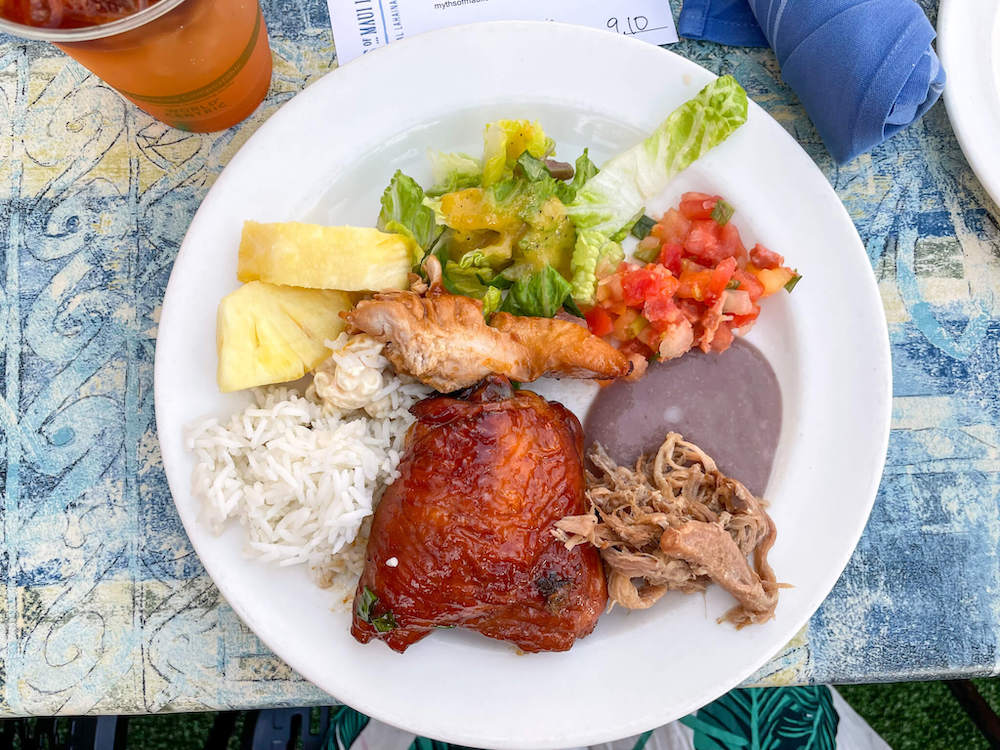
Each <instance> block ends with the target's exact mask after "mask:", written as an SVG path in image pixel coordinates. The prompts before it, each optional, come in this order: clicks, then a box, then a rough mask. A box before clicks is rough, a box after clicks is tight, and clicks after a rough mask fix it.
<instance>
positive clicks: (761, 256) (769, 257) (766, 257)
mask: <svg viewBox="0 0 1000 750" xmlns="http://www.w3.org/2000/svg"><path fill="white" fill-rule="evenodd" d="M750 260H752V261H753V264H754V265H755V266H757V268H768V269H770V268H777V267H778V266H783V265H784V264H785V259H784V258H782V257H781V256H780V255H778V254H777V253H774V252H771V251H770V250H768V249H767V248H766V247H764V246H763V245H761V244H756V245H754V246H753V249H752V250H751V251H750Z"/></svg>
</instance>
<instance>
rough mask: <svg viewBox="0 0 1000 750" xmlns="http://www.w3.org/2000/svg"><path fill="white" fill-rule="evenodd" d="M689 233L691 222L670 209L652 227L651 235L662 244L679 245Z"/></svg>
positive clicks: (678, 212) (673, 209)
mask: <svg viewBox="0 0 1000 750" xmlns="http://www.w3.org/2000/svg"><path fill="white" fill-rule="evenodd" d="M690 231H691V220H690V219H688V218H686V217H685V216H684V215H683V214H682V213H681V212H680V211H678V210H677V209H676V208H671V209H669V210H668V211H667V212H666V213H665V214H663V218H662V219H660V221H659V223H658V224H656V225H655V226H654V227H653V229H652V231H651V234H652V235H653V236H654V237H656V238H657V239H659V240H661V241H663V242H673V243H676V244H678V245H681V244H683V243H684V238H685V237H687V234H688V232H690Z"/></svg>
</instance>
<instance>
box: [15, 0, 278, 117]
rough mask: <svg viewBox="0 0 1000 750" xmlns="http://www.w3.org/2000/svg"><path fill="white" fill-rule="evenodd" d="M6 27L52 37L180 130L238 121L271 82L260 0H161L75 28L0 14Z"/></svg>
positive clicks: (131, 98)
mask: <svg viewBox="0 0 1000 750" xmlns="http://www.w3.org/2000/svg"><path fill="white" fill-rule="evenodd" d="M0 31H4V32H7V33H10V34H15V35H17V36H21V37H26V38H29V39H43V40H45V41H47V42H51V43H52V44H54V45H55V46H57V47H58V48H59V49H61V50H62V51H63V52H65V53H66V54H67V55H69V56H70V57H72V58H74V59H75V60H77V61H78V62H80V63H82V64H83V65H84V66H85V67H87V68H88V69H89V70H90V71H91V72H93V73H94V74H95V75H96V76H98V77H99V78H101V80H103V81H104V82H105V83H107V84H108V85H110V86H112V87H113V88H114V89H116V90H117V91H118V92H119V93H120V94H121V95H122V96H124V97H125V98H126V99H128V100H129V101H131V102H133V103H134V104H135V105H136V106H138V107H139V108H141V109H143V110H145V111H146V112H148V113H149V114H151V115H152V116H153V117H155V118H156V119H157V120H160V121H162V122H165V123H167V124H168V125H172V126H174V127H175V128H180V129H182V130H191V131H195V132H201V133H203V132H209V131H213V130H223V129H224V128H228V127H230V126H232V125H235V124H236V123H238V122H240V121H241V120H244V119H245V118H246V117H248V116H249V115H250V114H251V113H252V112H253V111H254V110H255V109H256V108H257V106H258V105H259V104H260V103H261V101H262V100H263V99H264V97H265V96H266V95H267V90H268V88H269V86H270V84H271V48H270V46H269V45H268V42H267V27H266V25H265V24H264V16H263V14H262V13H261V9H260V3H259V1H258V0H159V2H157V3H155V4H154V5H152V6H150V7H148V8H146V9H145V10H141V11H139V12H138V13H135V14H133V15H131V16H127V17H125V18H122V19H121V20H118V21H114V22H112V23H105V24H101V25H99V26H85V27H81V28H75V29H51V28H42V27H37V26H26V25H23V24H19V23H13V22H11V21H8V20H7V19H4V18H0Z"/></svg>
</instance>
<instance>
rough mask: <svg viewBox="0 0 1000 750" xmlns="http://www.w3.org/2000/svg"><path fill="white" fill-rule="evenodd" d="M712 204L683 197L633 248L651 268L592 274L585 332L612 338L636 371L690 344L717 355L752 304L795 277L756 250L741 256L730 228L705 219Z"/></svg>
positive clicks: (701, 197)
mask: <svg viewBox="0 0 1000 750" xmlns="http://www.w3.org/2000/svg"><path fill="white" fill-rule="evenodd" d="M720 200H722V199H721V198H720V197H718V196H714V195H708V194H707V193H685V194H684V195H683V196H682V197H681V201H680V204H679V206H678V207H677V208H672V209H670V210H668V211H667V212H666V213H665V214H664V215H663V218H661V219H660V221H659V222H658V223H657V224H656V225H655V226H654V227H653V229H652V231H651V233H650V235H649V236H648V237H646V238H645V239H643V240H640V242H639V255H638V256H637V257H638V258H639V259H641V260H643V261H646V260H648V259H650V258H654V257H655V258H656V262H655V263H645V265H643V264H640V263H638V262H635V261H632V262H628V261H623V262H621V263H620V264H619V265H618V268H617V269H616V270H614V271H611V270H610V269H609V270H604V271H602V272H599V273H598V278H599V279H600V281H599V282H598V286H597V306H596V307H594V308H592V309H591V310H589V311H587V313H586V318H587V325H588V327H589V328H590V330H591V331H592V332H593V333H595V334H597V335H598V336H613V337H614V339H615V340H616V341H615V345H616V346H618V348H619V349H621V350H622V351H623V352H625V353H626V354H628V355H629V357H630V358H631V359H632V360H633V363H637V364H636V366H637V367H638V366H640V365H645V362H643V361H642V359H641V358H643V357H649V356H650V355H651V354H652V353H653V352H658V353H659V354H660V355H661V356H665V357H675V356H680V355H681V354H683V353H684V351H686V350H687V349H688V348H690V347H691V346H692V345H695V346H699V347H700V348H701V349H702V350H704V351H716V352H721V351H725V350H726V349H727V348H729V346H730V344H732V341H733V337H734V336H735V335H742V334H744V333H746V332H747V331H748V330H749V329H750V327H751V326H753V324H754V321H755V320H756V319H757V316H758V315H759V314H760V306H759V304H758V302H759V300H760V299H761V298H762V297H766V296H767V295H768V294H772V293H774V292H776V291H778V290H779V289H781V288H782V287H783V286H785V284H787V283H788V282H789V281H790V280H791V279H793V278H794V277H795V271H793V270H792V269H790V268H787V267H785V266H784V265H783V263H784V259H783V258H782V257H781V256H780V255H778V254H777V253H774V252H771V251H770V250H768V249H767V248H765V247H763V246H762V245H755V246H754V247H753V249H752V250H750V251H749V252H748V251H747V248H746V246H744V244H743V241H742V239H741V238H740V233H739V230H738V229H737V228H736V226H735V225H734V224H733V223H732V222H731V221H730V222H727V223H725V224H722V225H720V224H719V223H718V222H717V221H716V220H715V219H714V218H713V216H712V214H713V211H714V209H715V208H716V205H717V203H718V202H719V201H720ZM605 274H607V275H605ZM692 334H693V335H694V341H692ZM639 370H641V367H640V368H639Z"/></svg>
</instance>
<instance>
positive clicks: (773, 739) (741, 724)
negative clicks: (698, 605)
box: [326, 686, 840, 750]
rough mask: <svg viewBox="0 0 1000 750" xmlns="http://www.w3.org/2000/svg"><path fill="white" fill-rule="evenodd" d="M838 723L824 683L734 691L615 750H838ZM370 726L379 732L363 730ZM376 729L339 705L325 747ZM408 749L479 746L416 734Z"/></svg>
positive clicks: (370, 743)
mask: <svg viewBox="0 0 1000 750" xmlns="http://www.w3.org/2000/svg"><path fill="white" fill-rule="evenodd" d="M839 721H840V717H839V716H838V715H837V711H836V708H835V707H834V704H833V696H832V693H831V691H830V689H829V688H828V687H825V686H805V687H789V688H757V689H736V690H733V691H732V692H730V693H727V694H726V695H724V696H722V697H721V698H719V699H718V700H716V701H713V702H712V703H710V704H708V705H707V706H704V707H702V708H700V709H698V710H697V711H695V712H694V713H693V714H691V715H689V716H685V717H684V718H683V719H681V720H680V723H681V724H682V725H683V726H685V727H687V729H689V730H690V732H685V733H683V734H678V733H671V734H670V735H669V738H668V736H667V735H666V734H665V733H664V731H663V730H662V729H661V730H650V731H648V732H644V733H643V734H641V735H639V736H638V737H636V738H635V739H634V740H624V741H622V742H616V743H613V746H614V750H645V749H646V748H647V747H649V746H652V745H653V744H654V743H655V744H656V746H657V747H658V748H660V749H661V750H741V749H742V748H745V749H746V750H834V748H836V747H837V727H838V724H839ZM369 726H372V727H373V729H374V730H375V731H373V732H372V733H371V734H367V735H366V734H363V733H364V731H365V729H366V727H369ZM378 729H379V727H378V725H377V723H375V724H373V723H372V722H371V721H370V720H369V718H368V717H367V716H365V715H364V714H360V713H358V712H357V711H354V710H353V709H350V708H346V707H343V708H340V709H339V710H338V711H337V713H336V714H335V715H334V716H333V717H332V719H331V724H330V728H329V731H328V733H327V740H326V750H350V749H351V748H353V747H354V746H355V744H357V746H358V747H359V748H360V747H365V748H377V747H380V746H381V745H383V744H388V743H389V742H390V740H388V739H387V737H386V736H385V735H384V734H380V733H379V732H378V731H377V730H378ZM657 734H660V735H662V736H661V737H656V735H657ZM654 737H655V739H654ZM396 739H397V738H396V737H393V740H396ZM409 750H477V749H476V748H468V747H465V746H463V745H455V744H451V743H448V742H441V741H439V740H431V739H427V738H426V737H415V738H414V739H413V742H412V744H410V746H409Z"/></svg>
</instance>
